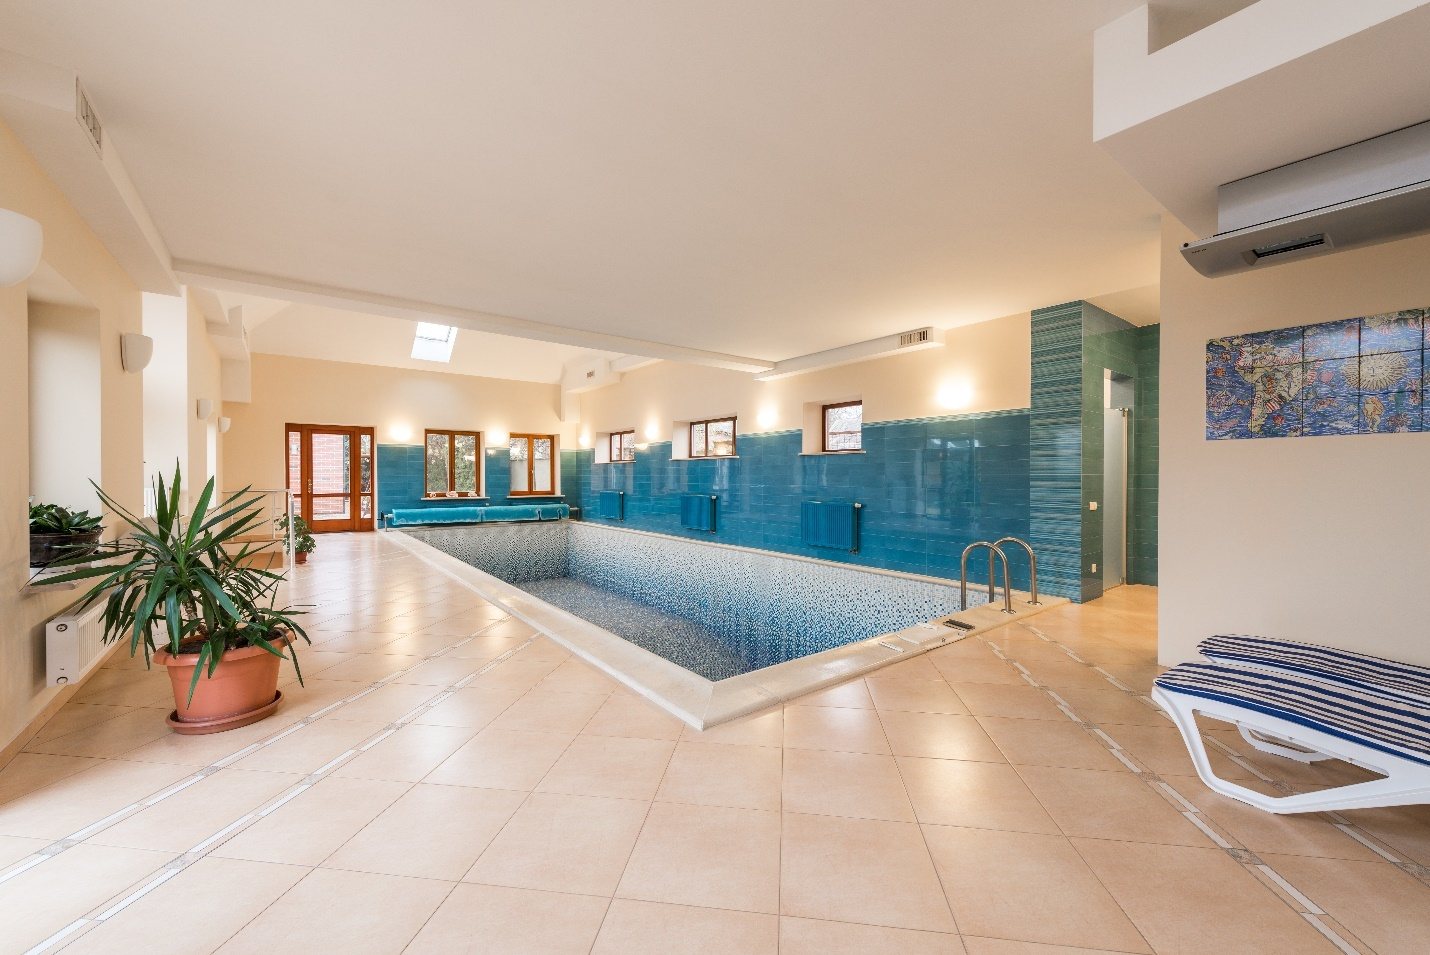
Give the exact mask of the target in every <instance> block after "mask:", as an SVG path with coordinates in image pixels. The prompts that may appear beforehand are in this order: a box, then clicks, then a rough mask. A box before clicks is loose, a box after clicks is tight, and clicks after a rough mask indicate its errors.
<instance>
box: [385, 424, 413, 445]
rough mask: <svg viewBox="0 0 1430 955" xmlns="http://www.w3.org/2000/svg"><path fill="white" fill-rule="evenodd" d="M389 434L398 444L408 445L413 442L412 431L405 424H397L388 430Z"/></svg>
mask: <svg viewBox="0 0 1430 955" xmlns="http://www.w3.org/2000/svg"><path fill="white" fill-rule="evenodd" d="M387 433H388V434H390V435H392V440H394V441H396V442H397V443H398V444H406V443H407V442H408V441H411V440H412V429H411V428H409V427H408V426H407V425H405V424H395V425H393V426H392V427H390V428H388V429H387Z"/></svg>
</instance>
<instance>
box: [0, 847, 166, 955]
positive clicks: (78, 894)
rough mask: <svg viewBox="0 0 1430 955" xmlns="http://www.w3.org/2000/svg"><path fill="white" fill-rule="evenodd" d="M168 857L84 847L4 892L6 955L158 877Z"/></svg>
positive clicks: (1, 942)
mask: <svg viewBox="0 0 1430 955" xmlns="http://www.w3.org/2000/svg"><path fill="white" fill-rule="evenodd" d="M173 858H174V856H173V854H172V853H168V852H148V851H145V850H143V849H117V848H114V847H113V846H89V845H79V846H75V847H74V848H73V849H67V850H66V851H64V852H61V853H60V854H59V855H57V856H55V857H54V858H53V859H51V860H49V861H48V862H44V863H41V864H40V865H37V866H35V867H34V868H32V869H28V870H26V871H25V872H23V873H21V874H20V875H17V876H15V877H14V878H13V879H10V880H9V881H8V882H6V883H5V884H4V886H3V888H0V926H3V930H0V955H15V953H19V952H24V951H27V950H28V949H29V948H30V947H31V946H33V945H35V944H36V943H38V942H40V941H42V940H44V939H46V938H48V937H49V936H50V935H52V934H54V933H55V932H58V931H59V930H60V929H62V928H64V927H65V926H66V925H68V924H70V923H71V922H73V921H74V920H75V919H77V918H80V917H82V916H84V915H86V914H88V913H89V911H90V909H93V908H95V907H96V906H98V905H99V904H100V903H102V902H106V901H108V900H109V899H111V898H113V897H114V896H115V895H117V894H118V893H120V892H122V891H124V890H125V889H127V888H129V887H131V886H132V885H133V884H134V883H136V882H138V881H139V880H141V879H143V878H145V877H147V876H150V875H153V874H155V873H156V872H158V870H159V869H160V868H162V867H163V866H164V865H166V864H167V863H168V862H169V861H170V860H171V859H173Z"/></svg>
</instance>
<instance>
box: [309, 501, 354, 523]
mask: <svg viewBox="0 0 1430 955" xmlns="http://www.w3.org/2000/svg"><path fill="white" fill-rule="evenodd" d="M351 516H352V498H348V497H315V498H313V520H315V521H345V520H347V519H348V518H349V517H351Z"/></svg>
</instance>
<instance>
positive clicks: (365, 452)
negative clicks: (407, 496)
mask: <svg viewBox="0 0 1430 955" xmlns="http://www.w3.org/2000/svg"><path fill="white" fill-rule="evenodd" d="M285 433H286V438H287V441H286V453H287V463H288V467H287V486H288V490H290V491H292V492H293V512H294V513H295V514H300V515H302V517H303V520H305V521H307V522H308V527H309V528H310V529H311V530H312V532H313V533H314V534H330V533H333V532H336V531H371V530H376V528H377V521H376V516H375V515H376V513H377V508H376V504H375V502H374V500H373V487H374V483H375V480H376V478H375V475H374V462H373V451H374V445H373V429H372V428H358V427H346V426H343V425H318V424H290V425H288V426H287V428H286V429H285Z"/></svg>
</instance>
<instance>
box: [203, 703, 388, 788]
mask: <svg viewBox="0 0 1430 955" xmlns="http://www.w3.org/2000/svg"><path fill="white" fill-rule="evenodd" d="M385 726H387V724H386V723H385V722H382V723H377V722H365V721H355V720H333V719H328V718H327V717H324V718H323V719H321V720H318V721H317V722H314V723H309V724H308V725H307V726H304V727H302V728H301V729H297V730H294V731H293V733H291V734H290V735H288V736H285V737H283V738H282V739H280V740H278V741H277V742H274V743H269V744H268V745H267V746H264V747H263V748H262V749H259V750H256V751H254V752H252V753H250V754H248V755H247V756H245V757H243V758H242V759H240V760H237V761H236V762H234V763H233V765H234V766H236V767H237V768H239V769H253V770H265V771H267V772H270V773H303V774H307V773H311V772H313V771H314V770H316V769H319V768H321V767H322V766H324V765H326V764H327V763H328V762H329V761H330V760H332V759H333V758H334V757H336V756H339V755H341V754H342V753H344V752H345V751H347V750H349V749H352V748H353V747H355V746H357V745H358V744H359V743H361V742H362V741H363V740H365V739H367V738H368V737H370V736H372V735H374V734H376V733H379V732H381V731H382V729H383V728H384V727H385ZM215 735H219V734H215ZM223 735H228V734H223Z"/></svg>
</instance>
